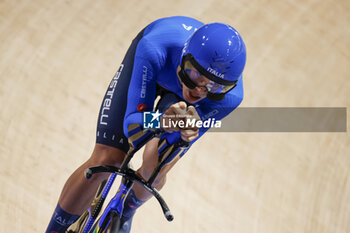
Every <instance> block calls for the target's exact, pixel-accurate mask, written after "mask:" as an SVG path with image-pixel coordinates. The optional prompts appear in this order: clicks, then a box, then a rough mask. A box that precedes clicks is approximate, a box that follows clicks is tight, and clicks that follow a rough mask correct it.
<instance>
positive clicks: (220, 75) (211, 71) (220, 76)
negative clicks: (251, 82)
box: [207, 67, 225, 78]
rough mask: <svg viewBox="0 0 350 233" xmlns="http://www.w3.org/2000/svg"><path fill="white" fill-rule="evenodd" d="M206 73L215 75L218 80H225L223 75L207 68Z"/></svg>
mask: <svg viewBox="0 0 350 233" xmlns="http://www.w3.org/2000/svg"><path fill="white" fill-rule="evenodd" d="M207 71H209V72H210V73H212V74H213V75H215V76H216V77H219V78H225V76H224V74H222V73H220V72H217V71H216V70H214V69H212V68H210V67H208V69H207Z"/></svg>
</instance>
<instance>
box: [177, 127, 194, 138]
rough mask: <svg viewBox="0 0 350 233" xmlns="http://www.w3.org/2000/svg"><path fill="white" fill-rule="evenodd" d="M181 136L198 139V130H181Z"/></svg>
mask: <svg viewBox="0 0 350 233" xmlns="http://www.w3.org/2000/svg"><path fill="white" fill-rule="evenodd" d="M180 132H181V136H183V137H186V138H190V137H198V130H190V129H181V130H180Z"/></svg>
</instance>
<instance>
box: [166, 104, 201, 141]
mask: <svg viewBox="0 0 350 233" xmlns="http://www.w3.org/2000/svg"><path fill="white" fill-rule="evenodd" d="M198 120H200V117H199V115H198V113H197V111H196V108H195V107H193V106H189V107H187V104H186V103H185V102H183V101H181V102H178V103H176V104H173V105H171V106H170V107H169V108H168V109H167V110H166V111H165V113H164V114H163V116H162V117H161V127H162V128H163V129H164V131H166V132H169V133H172V132H175V131H180V133H181V138H182V140H184V141H187V142H191V141H193V140H194V139H196V138H197V137H198V132H199V130H198V128H197V127H196V124H195V122H197V121H198ZM188 122H192V124H187V123H188Z"/></svg>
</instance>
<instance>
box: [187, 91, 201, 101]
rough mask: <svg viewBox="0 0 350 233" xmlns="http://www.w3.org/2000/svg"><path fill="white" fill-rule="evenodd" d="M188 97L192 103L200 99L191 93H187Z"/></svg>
mask: <svg viewBox="0 0 350 233" xmlns="http://www.w3.org/2000/svg"><path fill="white" fill-rule="evenodd" d="M188 96H189V97H190V99H191V100H192V101H198V100H199V99H200V98H201V97H199V96H194V95H192V93H191V92H190V91H189V92H188Z"/></svg>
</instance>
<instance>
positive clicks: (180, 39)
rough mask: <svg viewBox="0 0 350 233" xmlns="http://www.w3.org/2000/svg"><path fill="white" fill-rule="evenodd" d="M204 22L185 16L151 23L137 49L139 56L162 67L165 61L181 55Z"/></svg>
mask: <svg viewBox="0 0 350 233" xmlns="http://www.w3.org/2000/svg"><path fill="white" fill-rule="evenodd" d="M201 25H203V23H202V22H200V21H198V20H196V19H193V18H189V17H184V16H173V17H167V18H161V19H158V20H156V21H154V22H152V23H150V24H149V25H148V26H147V27H146V28H145V29H144V33H143V37H142V39H141V40H140V41H139V44H138V48H137V56H139V57H143V58H145V59H148V60H151V61H153V62H154V63H155V64H157V65H158V66H162V65H163V64H164V63H165V60H166V59H167V58H169V57H172V56H173V55H174V54H175V53H176V54H177V53H180V52H181V50H182V48H183V46H184V44H185V42H186V40H187V39H188V38H189V37H190V36H191V35H192V33H193V32H194V31H195V30H196V29H197V28H198V27H200V26H201Z"/></svg>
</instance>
